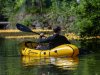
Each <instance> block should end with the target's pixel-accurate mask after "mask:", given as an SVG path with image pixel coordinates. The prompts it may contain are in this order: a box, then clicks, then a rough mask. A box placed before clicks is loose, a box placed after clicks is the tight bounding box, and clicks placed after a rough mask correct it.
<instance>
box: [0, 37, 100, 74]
mask: <svg viewBox="0 0 100 75" xmlns="http://www.w3.org/2000/svg"><path fill="white" fill-rule="evenodd" d="M19 43H20V39H0V75H80V74H81V75H100V71H99V69H100V39H92V40H78V41H76V42H73V44H75V45H76V46H78V47H80V48H81V49H83V52H86V53H85V54H82V56H79V57H78V58H77V57H76V58H43V59H42V58H41V59H40V58H33V57H21V56H20V50H19V45H18V44H19ZM88 51H89V53H88Z"/></svg>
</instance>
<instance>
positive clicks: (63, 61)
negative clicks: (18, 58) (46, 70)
mask: <svg viewBox="0 0 100 75" xmlns="http://www.w3.org/2000/svg"><path fill="white" fill-rule="evenodd" d="M78 63H79V59H78V57H74V58H71V57H67V58H53V57H51V58H39V57H38V58H37V57H29V56H23V57H22V65H23V66H24V67H30V66H41V65H42V66H43V65H45V66H48V65H53V66H55V67H57V68H60V69H63V70H75V69H77V66H78Z"/></svg>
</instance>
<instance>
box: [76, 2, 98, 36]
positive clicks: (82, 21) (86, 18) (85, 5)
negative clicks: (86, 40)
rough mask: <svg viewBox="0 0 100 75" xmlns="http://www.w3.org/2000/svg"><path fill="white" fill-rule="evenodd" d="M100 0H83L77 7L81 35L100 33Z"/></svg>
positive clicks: (77, 24)
mask: <svg viewBox="0 0 100 75" xmlns="http://www.w3.org/2000/svg"><path fill="white" fill-rule="evenodd" d="M99 3H100V0H81V2H80V4H79V5H78V6H77V7H76V10H77V11H76V17H77V18H76V22H75V24H76V28H77V29H78V30H79V31H78V32H79V34H80V35H81V36H91V35H100V22H99V18H100V15H99V13H100V10H99V9H100V7H99V6H100V4H99Z"/></svg>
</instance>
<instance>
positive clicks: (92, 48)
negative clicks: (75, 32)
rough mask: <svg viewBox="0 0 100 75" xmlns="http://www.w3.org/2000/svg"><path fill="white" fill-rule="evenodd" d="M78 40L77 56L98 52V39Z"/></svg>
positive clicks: (99, 45) (99, 47) (99, 48)
mask: <svg viewBox="0 0 100 75" xmlns="http://www.w3.org/2000/svg"><path fill="white" fill-rule="evenodd" d="M79 42H80V44H79V45H80V48H79V50H80V54H79V56H81V55H87V54H92V53H97V52H100V39H88V40H87V39H84V40H79Z"/></svg>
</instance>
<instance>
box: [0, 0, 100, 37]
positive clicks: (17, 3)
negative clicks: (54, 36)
mask: <svg viewBox="0 0 100 75" xmlns="http://www.w3.org/2000/svg"><path fill="white" fill-rule="evenodd" d="M0 9H1V10H0V14H3V15H5V16H6V17H8V19H9V21H11V22H14V23H16V22H20V23H23V24H25V25H28V24H29V25H30V24H32V21H36V20H38V21H39V22H42V23H43V22H49V21H50V22H51V24H52V25H57V24H59V25H62V26H63V27H65V28H66V29H67V31H69V32H75V33H77V34H80V35H81V36H91V35H100V21H99V19H100V15H99V13H100V0H80V2H79V3H77V2H76V0H0Z"/></svg>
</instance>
